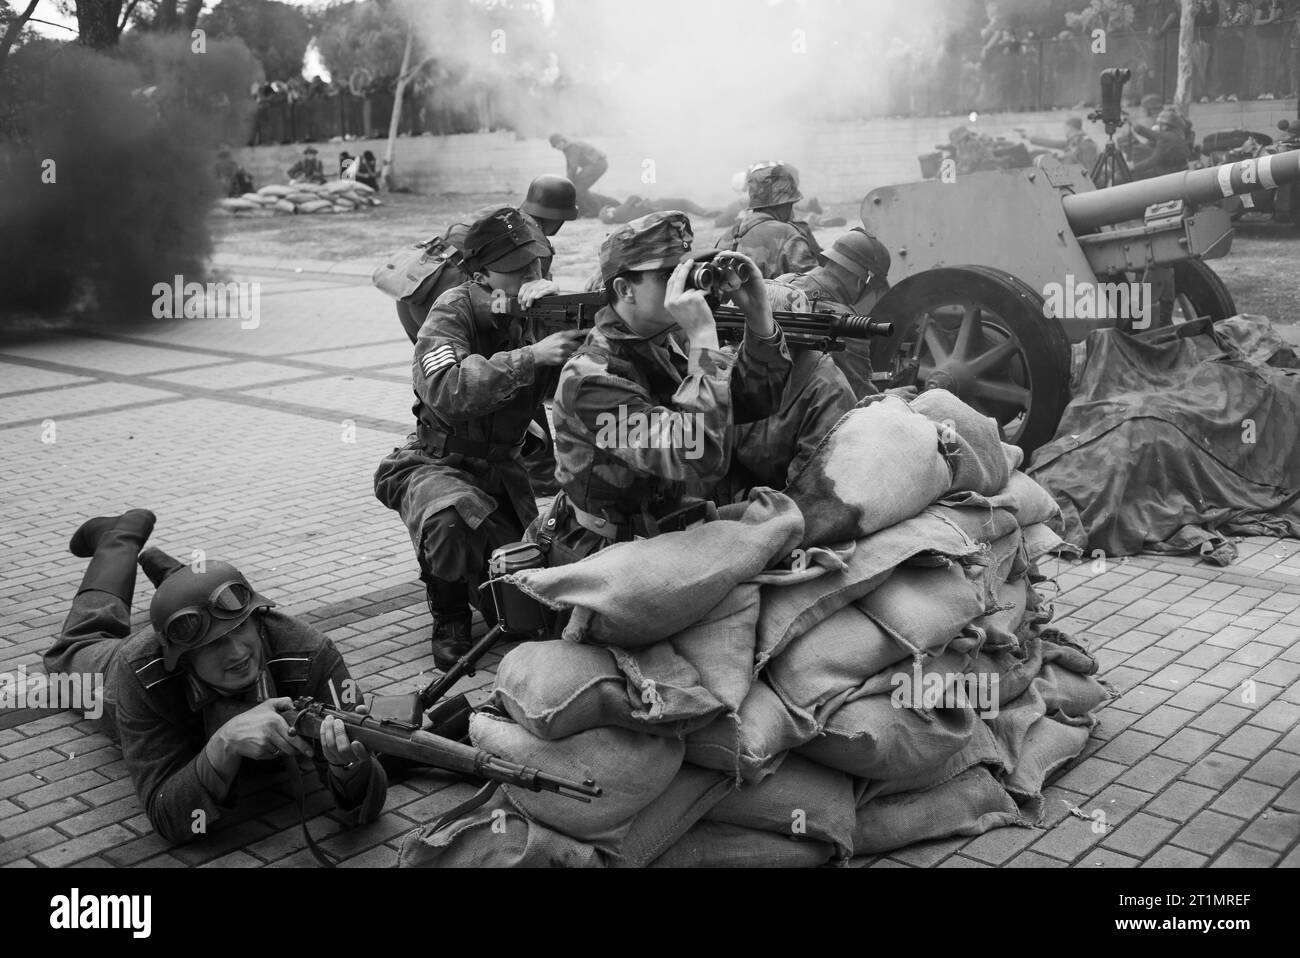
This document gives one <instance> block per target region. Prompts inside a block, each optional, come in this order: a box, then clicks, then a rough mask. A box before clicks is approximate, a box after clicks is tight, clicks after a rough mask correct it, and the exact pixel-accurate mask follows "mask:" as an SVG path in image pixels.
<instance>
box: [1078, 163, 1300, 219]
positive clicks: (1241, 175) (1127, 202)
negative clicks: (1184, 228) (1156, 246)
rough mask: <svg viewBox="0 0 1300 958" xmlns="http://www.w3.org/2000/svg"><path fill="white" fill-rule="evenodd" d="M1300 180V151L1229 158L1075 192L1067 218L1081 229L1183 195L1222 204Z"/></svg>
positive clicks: (1195, 201)
mask: <svg viewBox="0 0 1300 958" xmlns="http://www.w3.org/2000/svg"><path fill="white" fill-rule="evenodd" d="M1298 182H1300V150H1292V151H1290V152H1289V153H1277V154H1274V155H1272V156H1259V157H1255V158H1253V159H1249V160H1240V161H1238V162H1236V163H1225V164H1223V165H1222V166H1212V167H1210V168H1209V169H1205V170H1189V171H1187V172H1185V173H1168V174H1166V175H1164V176H1157V177H1154V178H1152V179H1149V180H1138V181H1136V182H1134V183H1122V184H1120V185H1119V186H1111V187H1107V188H1105V189H1100V190H1091V191H1089V192H1086V193H1076V194H1074V195H1073V196H1066V197H1064V198H1063V199H1062V201H1061V205H1062V206H1063V207H1064V208H1065V217H1066V219H1067V220H1069V222H1070V226H1071V227H1073V229H1074V231H1075V233H1076V234H1082V233H1091V232H1092V231H1093V230H1095V229H1097V228H1098V227H1100V226H1109V225H1112V224H1115V223H1123V222H1125V221H1127V220H1137V219H1141V218H1142V214H1143V212H1145V210H1146V208H1147V207H1148V206H1151V205H1152V204H1154V203H1168V202H1169V201H1170V200H1183V201H1184V202H1186V203H1191V204H1199V203H1218V202H1219V201H1220V200H1223V199H1225V198H1226V197H1229V196H1238V195H1240V194H1242V193H1254V192H1257V191H1258V190H1271V189H1273V188H1274V187H1276V186H1284V185H1286V184H1287V183H1298Z"/></svg>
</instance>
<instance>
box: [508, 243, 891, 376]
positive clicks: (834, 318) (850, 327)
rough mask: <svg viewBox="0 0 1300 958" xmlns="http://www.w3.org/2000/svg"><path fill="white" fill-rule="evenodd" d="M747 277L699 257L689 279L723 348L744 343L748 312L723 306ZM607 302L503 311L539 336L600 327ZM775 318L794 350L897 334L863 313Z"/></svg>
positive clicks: (552, 301) (574, 301)
mask: <svg viewBox="0 0 1300 958" xmlns="http://www.w3.org/2000/svg"><path fill="white" fill-rule="evenodd" d="M710 258H711V257H710ZM745 272H747V270H746V271H745ZM746 278H747V277H746V276H745V275H744V274H743V273H738V272H737V270H735V269H732V268H727V267H723V266H721V265H714V264H711V263H709V262H708V261H703V260H702V261H697V263H696V265H695V267H694V268H693V269H692V270H691V272H690V275H689V276H688V277H687V284H686V286H687V289H698V290H701V291H702V292H704V293H705V296H706V299H707V301H708V304H709V307H710V309H712V310H713V317H714V320H715V321H716V323H717V327H718V342H719V343H720V344H721V345H723V346H727V345H736V344H739V343H740V341H741V340H742V339H744V337H745V314H744V312H743V311H742V310H741V309H739V308H738V307H735V306H724V305H721V299H722V297H723V296H724V295H725V294H726V293H728V292H730V291H731V290H733V289H735V288H736V287H737V286H738V285H739V283H741V282H743V281H744V280H745V279H746ZM605 305H606V302H605V294H604V293H603V292H594V293H571V294H565V295H560V296H546V297H544V298H542V299H540V300H538V301H537V302H535V303H533V305H532V306H529V307H528V308H527V309H525V308H524V307H523V306H521V305H520V304H519V301H518V300H516V299H510V300H507V301H506V304H505V309H504V310H503V312H504V313H505V314H506V315H508V316H514V317H517V318H519V319H525V320H529V321H531V322H532V323H533V324H534V327H535V332H536V334H537V337H538V338H539V339H540V338H541V337H543V336H547V335H550V334H551V333H554V332H558V331H560V330H565V329H590V328H591V327H592V326H593V325H595V319H596V313H598V312H599V311H600V310H601V309H603V308H604V307H605ZM772 318H773V319H775V320H776V322H777V324H778V325H779V326H780V327H781V329H782V331H783V332H784V333H785V341H786V345H788V346H789V347H790V348H791V349H816V350H819V351H821V352H824V353H831V352H842V351H843V350H844V340H846V339H870V338H871V337H873V336H892V335H893V333H894V327H893V325H892V324H890V323H881V322H877V321H876V320H874V319H871V318H870V317H869V316H859V315H858V314H856V313H792V312H785V311H781V310H774V311H773V312H772Z"/></svg>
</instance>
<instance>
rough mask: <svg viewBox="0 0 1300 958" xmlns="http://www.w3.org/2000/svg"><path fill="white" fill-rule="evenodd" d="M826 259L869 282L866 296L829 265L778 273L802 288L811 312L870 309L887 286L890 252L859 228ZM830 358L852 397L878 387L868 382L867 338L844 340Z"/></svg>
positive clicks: (787, 281)
mask: <svg viewBox="0 0 1300 958" xmlns="http://www.w3.org/2000/svg"><path fill="white" fill-rule="evenodd" d="M826 258H827V259H828V260H829V261H831V262H833V263H836V264H838V265H839V266H841V267H843V268H844V269H845V270H848V271H849V272H851V273H854V274H856V275H857V276H859V277H861V279H862V281H863V282H864V283H868V284H869V285H868V294H869V295H868V297H867V298H865V299H862V300H858V299H857V297H856V296H855V295H854V293H853V292H852V291H851V290H850V289H848V288H847V287H846V286H845V285H844V283H843V282H842V281H841V279H840V277H839V276H837V275H836V274H835V273H834V272H833V271H832V270H831V269H830V267H828V266H819V267H817V268H816V269H814V270H811V271H810V272H807V273H804V274H802V275H797V274H794V273H787V274H786V275H784V276H781V277H780V278H779V282H781V283H785V284H788V285H790V286H793V287H794V288H795V289H798V290H801V291H802V292H803V293H804V294H805V295H806V296H807V297H808V302H809V305H810V307H811V309H812V310H813V312H818V313H855V312H858V311H859V310H860V309H862V310H866V309H870V308H871V306H874V305H875V302H876V301H877V300H878V299H879V296H880V295H881V293H882V292H883V290H887V289H888V288H889V281H888V280H887V279H886V278H885V277H887V276H888V275H889V268H890V256H889V251H888V250H886V249H885V247H884V244H882V243H880V241H879V240H877V239H875V237H873V236H871V235H870V234H869V233H867V232H866V231H865V230H863V229H861V228H858V229H855V230H851V231H850V232H848V233H846V234H845V235H844V236H841V237H840V238H839V239H837V240H836V241H835V243H834V245H832V246H831V248H830V249H829V250H827V251H826ZM873 290H874V291H876V295H875V296H874V297H873V296H871V295H870V293H871V292H872V291H873ZM831 358H832V361H833V362H834V363H835V365H836V366H838V367H839V369H840V371H841V372H842V373H843V374H844V378H845V379H846V380H847V382H848V385H849V388H850V389H851V390H852V391H853V395H854V396H856V397H857V398H858V399H862V398H863V397H864V396H872V395H875V394H876V392H877V389H876V387H875V386H874V385H873V384H872V382H871V374H872V372H873V370H872V368H871V347H870V346H869V345H868V343H867V342H866V341H864V340H858V339H850V340H846V341H845V343H844V350H843V351H842V352H835V353H832V354H831Z"/></svg>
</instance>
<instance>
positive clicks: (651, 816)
mask: <svg viewBox="0 0 1300 958" xmlns="http://www.w3.org/2000/svg"><path fill="white" fill-rule="evenodd" d="M735 788H736V782H735V779H734V778H733V777H732V776H731V775H728V774H726V773H725V772H715V771H711V770H709V769H707V768H700V767H698V766H696V765H689V764H687V765H683V766H682V767H681V771H679V772H678V773H677V775H676V776H675V777H674V778H673V780H672V783H671V784H670V785H669V786H668V788H667V789H666V790H665V791H664V793H663V794H662V795H660V796H659V797H658V798H656V799H655V800H654V801H653V802H651V803H650V804H649V805H647V806H646V807H645V808H643V809H641V811H640V812H638V813H637V816H636V818H634V819H632V826H631V828H629V829H628V831H627V834H625V835H624V836H623V838H622V840H621V841H620V842H619V844H618V847H617V848H615V849H614V850H612V851H611V852H609V853H608V855H607V856H606V862H607V864H608V865H609V867H611V868H645V867H646V866H647V865H649V864H650V863H651V862H653V861H654V860H655V859H656V858H658V857H659V856H660V855H662V854H663V853H664V852H666V851H667V850H668V849H669V848H671V847H672V846H673V845H675V844H676V843H677V842H678V841H680V840H681V838H682V836H683V835H685V834H686V832H687V831H689V830H690V828H691V827H692V826H693V825H695V823H696V822H698V821H700V819H701V818H703V817H704V815H706V814H707V813H708V812H709V810H710V809H712V808H713V807H714V806H716V805H717V804H718V802H720V801H722V800H723V799H724V798H726V797H727V795H728V794H729V793H730V792H732V791H734V790H735Z"/></svg>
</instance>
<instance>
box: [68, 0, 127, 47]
mask: <svg viewBox="0 0 1300 958" xmlns="http://www.w3.org/2000/svg"><path fill="white" fill-rule="evenodd" d="M139 2H140V0H76V13H77V40H78V42H80V43H81V44H82V46H87V47H90V48H91V49H92V50H106V49H108V48H109V47H115V46H117V41H118V40H119V39H121V37H122V30H123V29H125V28H126V24H127V21H128V20H130V19H131V14H132V13H134V12H135V8H136V5H137V4H138V3H139Z"/></svg>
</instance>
